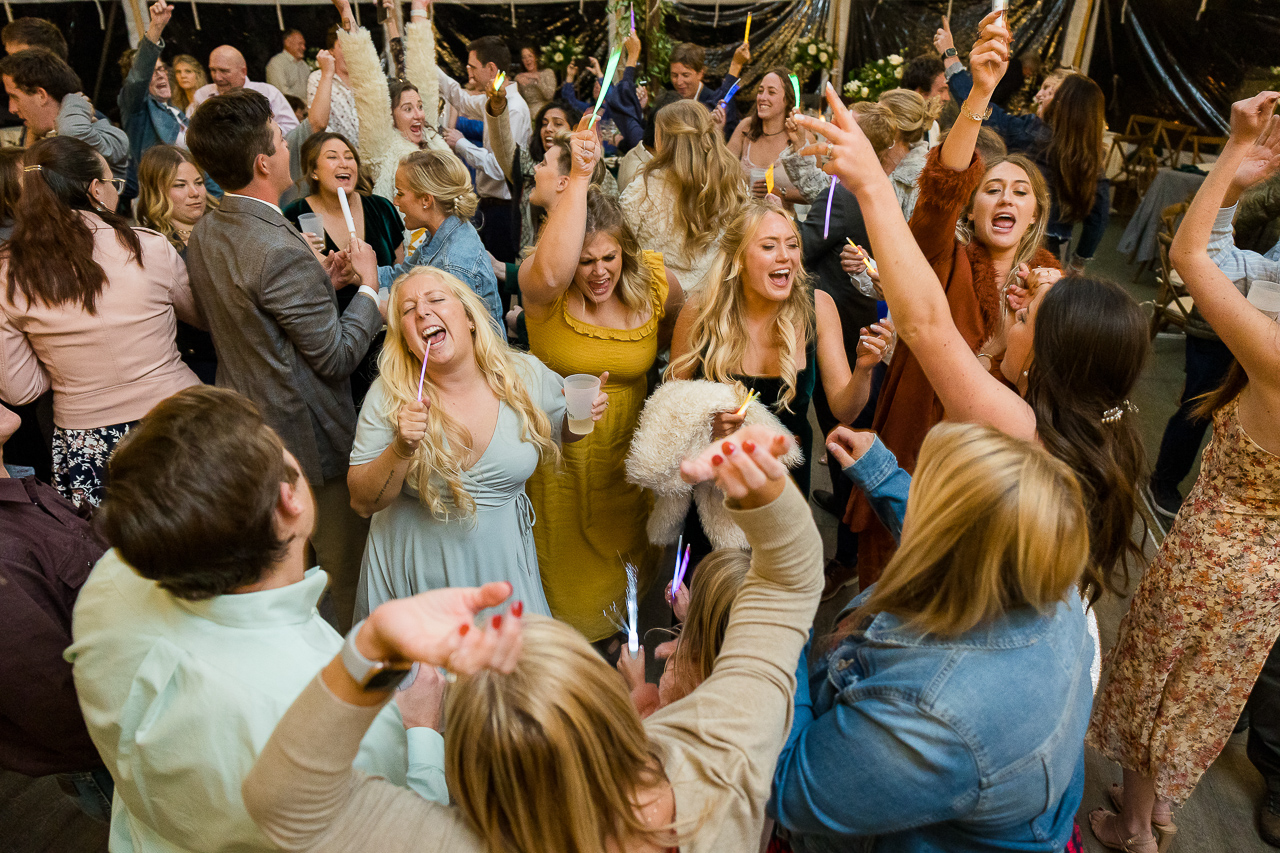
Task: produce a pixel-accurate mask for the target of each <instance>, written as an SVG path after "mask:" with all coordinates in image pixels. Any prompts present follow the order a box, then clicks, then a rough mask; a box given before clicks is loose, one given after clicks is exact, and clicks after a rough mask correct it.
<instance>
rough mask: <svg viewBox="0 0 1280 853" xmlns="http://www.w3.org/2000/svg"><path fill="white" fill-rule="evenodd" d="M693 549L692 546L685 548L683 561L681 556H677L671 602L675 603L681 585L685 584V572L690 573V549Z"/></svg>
mask: <svg viewBox="0 0 1280 853" xmlns="http://www.w3.org/2000/svg"><path fill="white" fill-rule="evenodd" d="M692 547H693V546H692V545H685V546H684V558H683V559H681V557H680V555H679V554H676V577H675V580H673V581H672V582H671V600H672V601H675V598H676V594H677V593H678V592H680V585H681V584H683V583H684V574H685V572H687V571H689V549H691V548H692Z"/></svg>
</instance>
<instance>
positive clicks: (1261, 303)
mask: <svg viewBox="0 0 1280 853" xmlns="http://www.w3.org/2000/svg"><path fill="white" fill-rule="evenodd" d="M1249 303H1250V304H1251V305H1253V307H1254V308H1257V309H1258V310H1259V311H1261V312H1262V313H1263V314H1266V315H1267V316H1268V317H1270V318H1271V319H1272V320H1276V321H1280V284H1277V283H1275V282H1273V281H1255V282H1254V283H1253V285H1252V286H1251V287H1250V288H1249Z"/></svg>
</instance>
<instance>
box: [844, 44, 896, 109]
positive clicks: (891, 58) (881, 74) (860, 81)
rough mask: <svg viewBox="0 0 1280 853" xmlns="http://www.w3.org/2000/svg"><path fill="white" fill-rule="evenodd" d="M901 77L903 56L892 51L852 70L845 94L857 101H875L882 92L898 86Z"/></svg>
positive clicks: (845, 86) (845, 87)
mask: <svg viewBox="0 0 1280 853" xmlns="http://www.w3.org/2000/svg"><path fill="white" fill-rule="evenodd" d="M901 79H902V57H901V56H900V55H899V54H896V53H891V54H889V55H888V56H886V57H885V58H884V59H874V60H872V61H871V62H868V63H867V64H866V65H864V66H862V67H861V68H855V69H854V70H853V71H850V72H849V77H848V82H847V83H845V85H844V96H845V97H846V98H852V99H853V100H856V101H874V100H876V99H877V98H879V97H880V94H881V93H882V92H887V91H889V90H890V89H896V88H898V81H899V80H901Z"/></svg>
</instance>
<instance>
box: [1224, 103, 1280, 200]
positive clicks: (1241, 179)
mask: <svg viewBox="0 0 1280 853" xmlns="http://www.w3.org/2000/svg"><path fill="white" fill-rule="evenodd" d="M1268 94H1269V95H1271V97H1270V98H1269V99H1262V97H1263V95H1268ZM1277 97H1280V96H1277V95H1276V93H1275V92H1270V93H1268V92H1263V93H1262V94H1260V95H1258V96H1257V97H1256V98H1250V99H1249V101H1242V102H1240V103H1238V104H1235V105H1233V106H1232V107H1231V138H1232V140H1235V141H1238V142H1239V143H1240V144H1242V145H1245V146H1248V147H1247V148H1246V149H1245V154H1244V160H1242V161H1241V162H1240V165H1239V166H1238V167H1237V168H1236V174H1235V177H1234V178H1233V179H1232V184H1233V185H1234V186H1235V187H1236V189H1237V190H1240V191H1243V190H1247V189H1249V188H1250V187H1253V186H1256V185H1258V184H1260V183H1262V182H1263V181H1265V180H1267V179H1269V178H1271V177H1272V176H1273V175H1275V174H1276V173H1277V172H1280V116H1276V115H1274V114H1272V112H1271V111H1272V110H1274V109H1275V104H1276V98H1277ZM1259 99H1262V100H1261V101H1260V103H1252V102H1255V101H1259ZM1237 109H1239V110H1240V112H1241V116H1240V128H1239V131H1238V133H1239V135H1237V122H1236V111H1237ZM1259 126H1260V129H1257V128H1259ZM1255 129H1257V130H1256V132H1255ZM1250 137H1251V138H1250Z"/></svg>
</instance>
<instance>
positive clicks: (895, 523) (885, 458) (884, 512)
mask: <svg viewBox="0 0 1280 853" xmlns="http://www.w3.org/2000/svg"><path fill="white" fill-rule="evenodd" d="M844 475H845V476H846V477H848V478H849V480H850V481H852V482H853V484H854V485H855V486H857V487H858V488H860V489H862V491H863V493H864V494H865V495H866V496H867V500H868V501H869V502H870V503H871V508H872V509H873V510H875V514H876V517H877V518H879V519H880V523H881V524H883V525H884V526H885V527H887V528H888V529H889V532H890V533H892V534H893V541H895V542H897V541H899V540H901V539H902V518H903V516H904V515H906V513H907V492H908V491H909V490H910V488H911V475H910V474H908V473H907V472H906V471H904V470H902V469H901V468H899V467H898V458H897V457H896V456H894V455H893V451H892V450H890V449H889V448H887V447H885V446H884V443H883V442H881V441H880V437H879V436H876V440H875V442H874V443H873V444H872V445H871V449H870V450H868V451H867V452H866V453H864V454H862V458H860V459H858V460H857V461H855V462H854V463H853V464H852V465H850V466H849V467H848V468H845V469H844Z"/></svg>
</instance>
